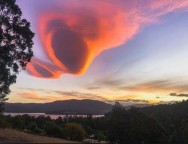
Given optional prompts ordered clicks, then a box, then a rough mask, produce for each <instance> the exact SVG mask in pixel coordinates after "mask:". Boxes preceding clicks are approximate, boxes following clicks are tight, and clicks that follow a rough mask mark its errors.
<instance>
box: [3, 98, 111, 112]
mask: <svg viewBox="0 0 188 144" xmlns="http://www.w3.org/2000/svg"><path fill="white" fill-rule="evenodd" d="M111 108H112V105H110V104H107V103H105V102H102V101H97V100H87V99H86V100H65V101H54V102H50V103H39V104H38V103H6V104H5V111H4V112H12V113H18V112H19V113H48V114H96V115H98V114H104V113H106V112H109V111H110V110H111Z"/></svg>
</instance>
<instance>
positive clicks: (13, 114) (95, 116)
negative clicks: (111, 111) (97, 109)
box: [3, 112, 104, 119]
mask: <svg viewBox="0 0 188 144" xmlns="http://www.w3.org/2000/svg"><path fill="white" fill-rule="evenodd" d="M3 114H4V115H11V116H17V115H24V114H27V115H29V116H34V117H38V116H41V115H42V116H46V117H47V116H49V117H50V118H51V119H57V118H58V117H61V118H65V117H66V116H77V117H87V115H58V114H45V113H7V112H6V113H3ZM92 116H93V117H94V118H98V117H104V115H92Z"/></svg>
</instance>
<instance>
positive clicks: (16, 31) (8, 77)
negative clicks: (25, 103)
mask: <svg viewBox="0 0 188 144" xmlns="http://www.w3.org/2000/svg"><path fill="white" fill-rule="evenodd" d="M21 16H22V12H21V10H20V8H19V7H18V5H17V4H16V1H15V0H0V111H2V104H3V102H4V101H6V100H7V98H6V95H7V94H9V93H10V89H9V87H10V85H11V84H13V83H15V82H16V78H17V76H16V75H17V74H18V73H19V72H20V71H21V70H24V69H25V68H26V65H27V63H28V62H30V60H31V57H32V56H33V52H32V46H33V41H32V39H33V37H34V33H33V32H32V31H31V30H30V23H29V22H28V21H27V20H26V19H22V17H21Z"/></svg>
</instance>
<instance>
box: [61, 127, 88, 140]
mask: <svg viewBox="0 0 188 144" xmlns="http://www.w3.org/2000/svg"><path fill="white" fill-rule="evenodd" d="M64 135H65V138H67V139H69V140H75V141H82V140H83V139H84V136H85V131H84V129H83V128H82V126H81V125H80V124H77V123H67V124H66V125H65V128H64Z"/></svg>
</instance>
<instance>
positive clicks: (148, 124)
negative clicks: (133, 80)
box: [105, 103, 168, 144]
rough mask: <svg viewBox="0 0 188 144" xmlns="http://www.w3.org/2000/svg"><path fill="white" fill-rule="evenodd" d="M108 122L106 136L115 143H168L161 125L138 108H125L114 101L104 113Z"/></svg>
mask: <svg viewBox="0 0 188 144" xmlns="http://www.w3.org/2000/svg"><path fill="white" fill-rule="evenodd" d="M105 117H106V119H107V123H108V127H107V138H108V140H109V141H110V142H111V143H117V144H142V143H144V144H168V138H167V136H166V134H165V130H164V129H163V127H162V126H161V125H160V124H159V123H158V122H157V121H156V120H155V119H153V118H151V117H148V116H146V115H145V114H144V113H142V112H140V110H139V109H136V108H131V109H129V110H125V109H124V108H123V106H121V105H120V104H119V103H116V104H115V106H114V107H113V109H112V111H111V112H109V113H107V114H106V115H105Z"/></svg>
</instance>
